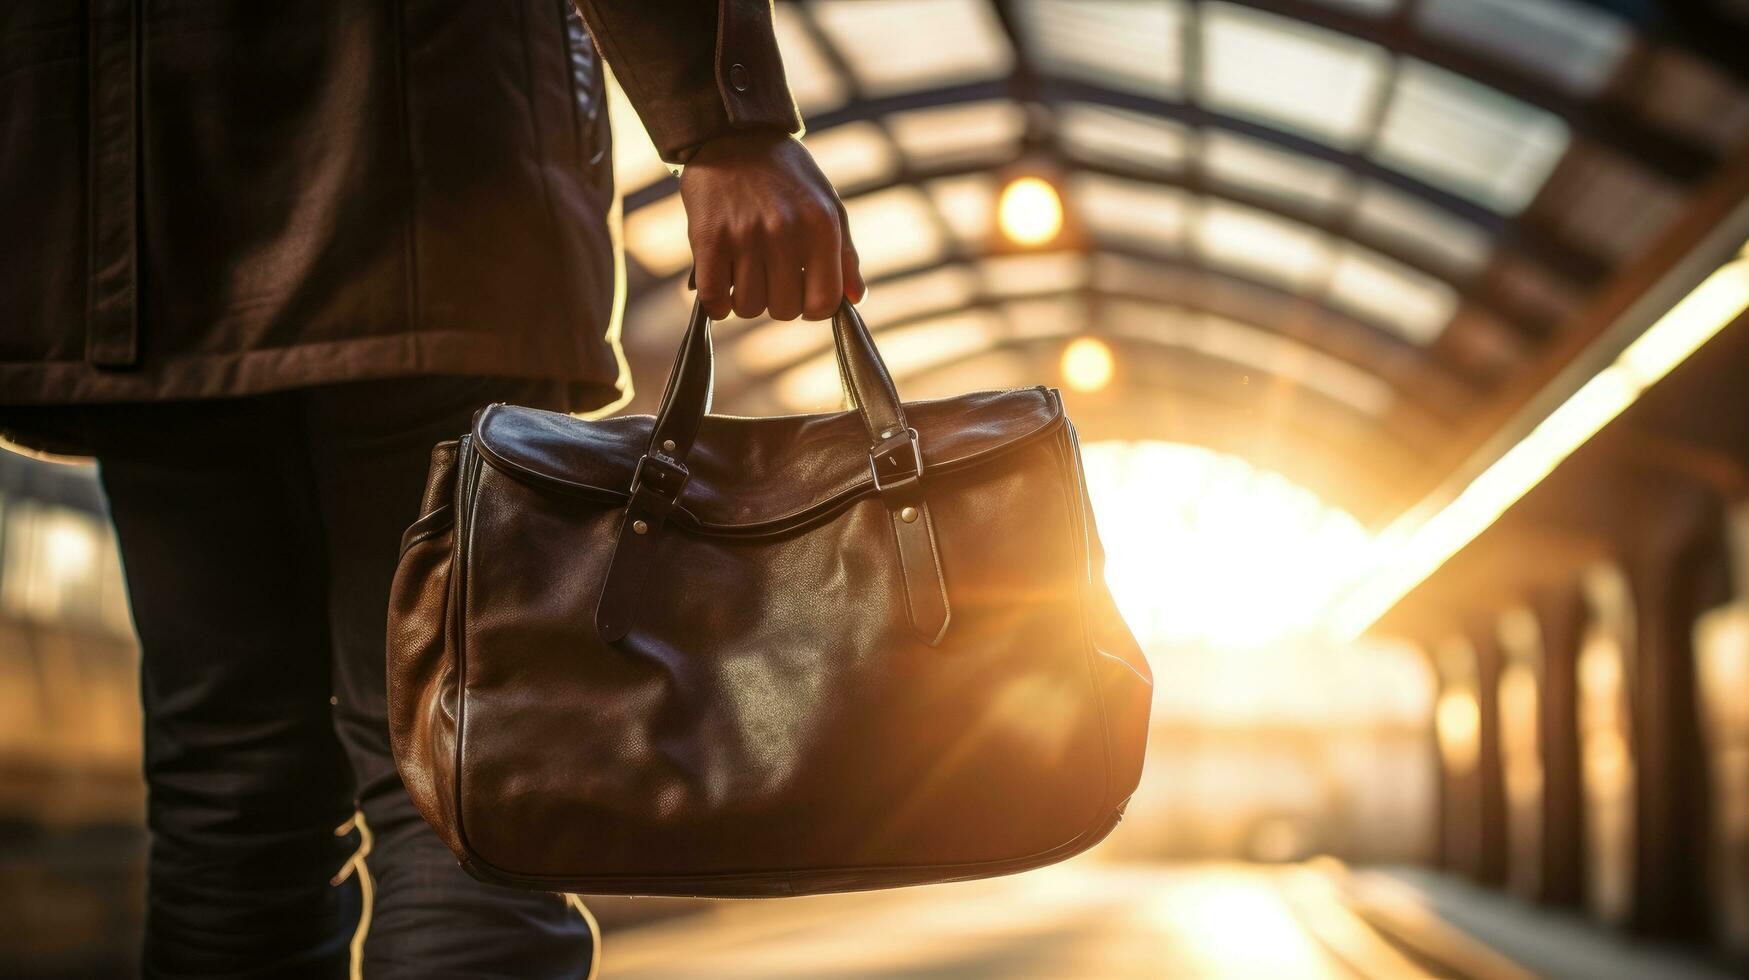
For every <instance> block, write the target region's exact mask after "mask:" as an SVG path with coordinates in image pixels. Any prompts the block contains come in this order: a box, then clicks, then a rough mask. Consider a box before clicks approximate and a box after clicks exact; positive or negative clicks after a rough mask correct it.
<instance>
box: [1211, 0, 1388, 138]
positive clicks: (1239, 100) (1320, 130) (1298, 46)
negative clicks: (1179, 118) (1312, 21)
mask: <svg viewBox="0 0 1749 980" xmlns="http://www.w3.org/2000/svg"><path fill="white" fill-rule="evenodd" d="M1202 7H1203V13H1202V36H1203V78H1202V87H1201V90H1200V95H1201V98H1202V100H1203V101H1204V102H1206V103H1207V104H1208V105H1209V106H1210V107H1212V108H1215V109H1220V110H1222V111H1225V112H1230V113H1232V114H1233V115H1237V116H1245V117H1249V118H1253V119H1259V120H1262V121H1265V122H1269V123H1274V124H1278V125H1281V126H1283V127H1285V128H1288V129H1292V130H1296V131H1298V132H1301V133H1304V134H1306V135H1308V136H1311V137H1314V138H1316V139H1319V140H1323V141H1324V142H1327V143H1332V144H1335V145H1337V146H1341V147H1347V148H1351V147H1355V146H1358V145H1359V144H1360V143H1361V142H1362V141H1363V140H1364V139H1365V138H1366V137H1367V135H1368V129H1369V124H1370V121H1371V120H1372V118H1373V115H1374V111H1375V109H1376V107H1377V105H1378V100H1379V96H1380V88H1381V86H1382V84H1383V82H1384V78H1385V69H1386V66H1387V63H1388V56H1387V55H1386V53H1385V49H1383V48H1381V47H1379V46H1378V45H1376V44H1370V43H1367V42H1365V41H1360V40H1357V39H1355V38H1352V37H1349V36H1348V35H1346V34H1338V33H1336V32H1334V31H1327V30H1324V29H1322V28H1318V27H1313V26H1311V25H1309V24H1305V23H1301V22H1300V21H1297V20H1292V19H1289V18H1286V17H1278V16H1276V15H1274V14H1266V13H1263V12H1261V11H1257V10H1251V9H1249V8H1246V7H1240V6H1236V5H1234V4H1230V3H1208V4H1203V5H1202Z"/></svg>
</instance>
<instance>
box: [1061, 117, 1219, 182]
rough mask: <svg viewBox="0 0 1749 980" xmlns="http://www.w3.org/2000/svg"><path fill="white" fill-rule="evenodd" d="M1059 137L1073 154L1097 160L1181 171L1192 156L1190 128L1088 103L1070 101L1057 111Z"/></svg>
mask: <svg viewBox="0 0 1749 980" xmlns="http://www.w3.org/2000/svg"><path fill="white" fill-rule="evenodd" d="M1057 136H1058V138H1059V139H1060V140H1061V141H1062V144H1063V148H1064V149H1065V150H1066V151H1067V152H1068V154H1069V155H1070V156H1071V157H1074V158H1075V159H1078V160H1088V161H1092V162H1095V163H1117V164H1127V165H1129V166H1134V167H1153V168H1157V169H1161V170H1168V171H1178V170H1182V169H1183V168H1184V160H1185V158H1186V157H1187V156H1189V155H1190V143H1191V133H1190V129H1189V127H1187V126H1183V125H1181V124H1179V123H1176V122H1173V121H1171V120H1169V119H1159V118H1156V117H1154V116H1149V115H1145V114H1143V113H1140V112H1129V111H1127V110H1124V109H1108V108H1106V107H1104V106H1096V105H1091V104H1089V103H1085V102H1072V103H1069V104H1068V105H1065V106H1064V107H1063V108H1062V110H1061V111H1060V112H1059V113H1058V114H1057Z"/></svg>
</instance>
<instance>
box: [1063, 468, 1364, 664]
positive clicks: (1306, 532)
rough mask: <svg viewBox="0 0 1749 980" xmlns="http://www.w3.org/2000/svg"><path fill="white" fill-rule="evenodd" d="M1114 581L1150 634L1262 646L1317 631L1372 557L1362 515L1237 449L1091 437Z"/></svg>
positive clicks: (1136, 623) (1122, 602)
mask: <svg viewBox="0 0 1749 980" xmlns="http://www.w3.org/2000/svg"><path fill="white" fill-rule="evenodd" d="M1083 455H1084V457H1085V460H1086V466H1087V474H1088V483H1089V491H1090V493H1091V495H1092V498H1093V505H1094V510H1095V512H1096V514H1097V517H1098V520H1099V527H1100V535H1101V538H1102V539H1103V540H1104V542H1105V546H1106V550H1107V565H1106V580H1107V581H1108V582H1109V583H1110V585H1111V589H1112V594H1113V595H1114V596H1115V597H1116V599H1117V602H1118V605H1119V606H1120V607H1121V608H1122V610H1123V612H1124V616H1125V618H1126V619H1127V620H1128V621H1129V623H1130V625H1131V626H1132V627H1133V628H1134V629H1135V630H1136V631H1137V632H1138V633H1139V634H1144V636H1145V639H1144V642H1150V641H1151V642H1156V643H1189V642H1205V643H1209V644H1213V645H1217V646H1223V647H1232V646H1264V645H1268V644H1271V643H1275V642H1277V641H1280V640H1283V639H1286V638H1288V637H1290V636H1296V635H1297V636H1302V637H1303V636H1306V635H1308V634H1311V633H1315V632H1316V631H1317V630H1319V629H1320V628H1321V627H1322V626H1323V625H1324V621H1325V618H1326V616H1327V614H1328V612H1329V610H1330V606H1331V604H1332V602H1333V600H1334V599H1335V597H1336V596H1338V595H1340V594H1341V593H1342V592H1343V591H1344V590H1345V589H1346V588H1348V587H1349V586H1350V585H1352V584H1353V582H1354V581H1355V579H1356V578H1357V577H1358V575H1359V574H1360V573H1361V572H1362V571H1363V570H1364V569H1365V568H1366V567H1367V559H1368V558H1369V557H1370V550H1371V547H1372V539H1371V537H1370V536H1369V535H1368V533H1367V531H1366V529H1365V528H1363V527H1362V526H1361V524H1360V522H1359V521H1357V520H1355V519H1354V517H1353V516H1352V515H1350V514H1348V513H1347V512H1346V511H1343V510H1340V509H1338V508H1335V507H1332V506H1330V505H1329V504H1326V503H1325V502H1324V501H1323V500H1321V499H1320V498H1319V497H1318V496H1317V495H1315V494H1313V493H1312V492H1311V491H1309V490H1307V489H1305V488H1304V487H1301V486H1298V485H1296V484H1294V483H1292V482H1290V481H1288V480H1287V479H1285V478H1283V477H1281V476H1279V475H1277V474H1275V473H1271V472H1268V471H1265V470H1260V469H1257V468H1255V467H1253V466H1252V465H1250V464H1249V463H1247V462H1245V461H1244V460H1242V459H1239V458H1238V457H1235V456H1227V455H1223V454H1221V453H1216V452H1212V451H1210V450H1207V449H1202V448H1198V447H1195V446H1186V445H1177V444H1173V443H1162V442H1134V443H1128V442H1104V443H1093V444H1090V445H1088V446H1087V447H1085V449H1084V452H1083Z"/></svg>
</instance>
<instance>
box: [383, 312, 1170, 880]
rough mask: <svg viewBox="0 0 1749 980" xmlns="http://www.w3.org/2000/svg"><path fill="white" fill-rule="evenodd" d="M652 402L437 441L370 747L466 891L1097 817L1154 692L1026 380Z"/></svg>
mask: <svg viewBox="0 0 1749 980" xmlns="http://www.w3.org/2000/svg"><path fill="white" fill-rule="evenodd" d="M832 330H833V334H834V338H835V340H836V345H837V354H838V362H839V367H840V371H841V374H842V377H843V380H844V384H845V388H846V393H847V395H849V400H850V402H851V403H852V404H853V406H854V407H853V410H850V411H844V412H838V413H833V414H822V415H797V416H787V417H780V418H739V417H732V416H724V415H711V414H707V410H708V404H709V399H710V389H711V345H710V324H709V322H708V321H707V320H706V318H705V316H704V314H703V313H702V312H701V311H700V310H698V309H696V308H695V309H694V311H693V315H692V322H691V325H690V326H689V328H688V330H687V332H686V335H685V338H684V340H683V341H682V345H681V350H680V354H679V357H678V359H677V361H676V363H675V366H674V371H673V374H672V375H671V377H670V378H669V382H668V389H667V391H666V393H665V394H664V395H663V398H662V402H661V406H660V409H659V411H658V412H657V414H656V416H655V417H654V418H651V417H650V416H647V415H645V416H622V417H617V418H608V419H603V420H600V421H585V420H581V419H577V418H573V417H571V416H568V415H562V414H555V413H552V412H545V411H537V410H533V409H527V408H517V407H514V406H509V405H493V406H491V407H489V408H486V409H484V410H482V411H481V412H480V413H479V415H478V416H476V418H475V420H474V425H473V430H472V431H471V432H470V433H469V434H468V435H466V436H465V437H463V438H461V439H460V440H458V441H456V442H450V443H444V444H442V445H440V446H438V447H437V449H436V450H435V451H434V454H433V462H432V467H431V476H430V481H429V484H428V486H427V488H426V492H425V499H424V504H423V506H422V508H421V515H422V516H420V517H419V519H418V520H417V521H416V522H415V523H414V524H413V525H412V526H411V527H410V528H408V530H407V533H406V536H405V537H404V539H403V541H402V545H401V558H400V565H399V568H398V570H397V572H396V576H395V582H394V592H393V597H392V600H391V606H390V613H389V638H388V681H389V723H390V728H391V732H392V736H393V743H394V751H395V758H396V761H397V763H398V765H399V767H400V771H401V776H402V778H403V780H404V781H405V783H406V786H407V789H408V791H409V792H410V793H411V794H412V797H413V799H414V801H415V802H416V803H417V804H418V806H419V808H420V810H421V811H422V812H423V813H424V815H425V818H426V819H427V820H428V821H430V823H431V825H432V826H433V827H434V828H436V830H437V832H438V834H439V835H440V836H441V837H442V838H443V840H444V841H445V842H446V843H447V844H448V845H449V847H450V848H451V849H452V850H454V851H455V854H456V856H457V857H458V858H459V859H460V860H461V862H462V864H463V866H465V867H466V868H467V870H468V871H469V872H471V873H472V874H473V875H474V876H475V877H478V878H481V879H484V880H486V881H491V882H496V883H499V884H505V885H515V886H520V887H525V888H538V889H546V890H553V891H573V892H583V893H588V894H624V895H698V896H761V895H796V894H804V893H810V892H826V891H849V890H855V889H864V888H882V887H889V886H896V885H913V884H923V883H928V882H940V881H952V880H958V879H966V878H979V877H985V876H989V875H998V874H1005V873H1008V872H1012V871H1021V870H1024V869H1027V868H1034V867H1038V866H1040V865H1044V864H1048V863H1051V862H1053V861H1058V860H1061V859H1063V858H1066V857H1068V856H1070V855H1073V854H1076V853H1078V852H1080V851H1083V850H1085V849H1086V848H1088V847H1091V846H1092V845H1093V844H1095V843H1097V842H1099V841H1100V840H1101V839H1103V838H1104V837H1105V835H1106V834H1108V833H1109V832H1110V831H1111V829H1112V827H1113V826H1114V825H1115V824H1116V823H1117V821H1118V819H1119V818H1120V817H1121V815H1122V813H1123V809H1124V806H1125V804H1126V803H1127V802H1128V799H1129V797H1130V794H1131V793H1132V792H1134V790H1135V788H1136V785H1137V782H1138V780H1139V779H1140V775H1141V768H1142V754H1143V748H1144V745H1145V744H1146V740H1147V727H1148V712H1149V707H1150V701H1151V695H1152V680H1151V675H1150V672H1149V669H1148V665H1147V663H1146V661H1145V660H1144V659H1143V657H1142V653H1141V650H1140V649H1139V647H1138V646H1137V644H1136V641H1135V639H1134V638H1133V637H1132V636H1131V634H1130V632H1129V630H1128V629H1127V628H1126V627H1125V625H1124V623H1123V621H1122V619H1120V618H1119V616H1118V613H1117V610H1116V607H1115V606H1114V605H1113V603H1112V600H1111V596H1110V594H1109V593H1108V592H1107V590H1106V587H1105V582H1104V579H1103V560H1104V558H1103V553H1102V552H1101V550H1100V546H1099V540H1098V538H1097V536H1096V535H1095V532H1094V526H1093V515H1092V512H1091V510H1090V508H1089V505H1088V500H1087V488H1086V484H1085V481H1084V479H1083V476H1082V472H1081V460H1080V453H1079V450H1078V448H1077V444H1076V440H1075V430H1074V429H1073V428H1072V427H1071V426H1070V424H1069V421H1068V419H1067V418H1066V417H1065V416H1064V414H1063V406H1062V402H1061V400H1060V398H1059V396H1058V393H1057V392H1056V391H1054V390H1051V389H1047V388H1042V387H1038V388H1020V389H1015V390H1010V391H995V392H980V393H977V394H970V395H962V396H959V397H956V398H945V399H941V400H937V401H926V402H914V403H910V404H901V403H900V401H899V397H898V395H897V394H896V392H895V390H894V388H893V383H892V380H891V378H890V376H889V375H888V373H887V370H886V366H885V365H884V364H883V363H882V362H881V359H880V354H879V353H878V351H877V350H876V349H875V345H874V342H873V340H872V339H871V337H870V336H869V333H868V330H867V328H866V327H865V326H864V325H863V323H862V320H861V317H860V316H859V315H858V314H857V312H856V310H855V309H854V308H852V307H851V306H850V305H849V304H844V305H843V306H842V307H841V308H840V310H839V312H838V314H837V316H836V317H835V318H834V321H833V324H832Z"/></svg>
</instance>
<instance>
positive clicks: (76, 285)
mask: <svg viewBox="0 0 1749 980" xmlns="http://www.w3.org/2000/svg"><path fill="white" fill-rule="evenodd" d="M581 6H582V12H583V15H584V17H585V18H586V19H587V21H588V25H589V32H588V33H586V32H585V30H584V24H583V22H582V21H581V20H579V19H578V17H577V13H576V12H575V11H573V10H572V9H571V6H570V3H569V0H378V2H366V0H328V2H314V0H286V2H240V0H179V2H172V0H159V2H146V0H89V2H85V3H73V2H69V0H8V2H5V3H0V404H8V403H10V404H30V403H37V404H44V403H65V402H98V401H133V400H144V399H165V398H203V397H215V396H230V395H243V394H250V393H254V392H260V391H265V390H270V389H278V388H286V387H295V386H301V385H310V384H320V383H326V382H334V381H346V380H356V379H364V378H377V377H389V376H399V375H410V374H478V375H494V374H495V375H510V376H524V377H543V378H553V379H559V380H564V381H570V382H574V383H575V384H576V385H577V386H578V388H579V389H580V391H579V394H580V395H581V399H580V401H581V402H582V403H585V404H596V405H599V404H603V403H606V402H608V401H611V400H612V399H613V398H614V397H615V395H616V393H618V392H619V391H620V390H622V389H623V386H624V384H625V381H624V380H623V378H622V372H621V369H620V361H621V358H620V356H619V351H618V338H617V323H618V316H617V310H618V306H617V302H618V301H617V299H616V296H615V293H616V279H618V278H621V277H620V276H618V275H617V274H616V270H617V268H618V257H617V255H616V245H615V242H614V236H613V233H612V232H611V231H610V220H611V219H610V212H611V211H612V209H613V207H612V205H613V173H612V154H611V153H610V152H609V149H610V136H609V133H608V126H607V113H606V111H605V108H604V95H603V87H604V80H603V73H602V66H601V63H600V59H599V58H598V57H597V54H596V51H597V48H596V45H595V44H592V43H591V41H590V36H589V35H590V33H592V34H593V35H594V37H595V39H596V40H597V41H599V43H600V49H601V50H602V51H604V52H605V53H606V55H607V58H608V60H609V61H610V62H611V63H612V65H613V67H614V70H615V74H616V75H617V76H618V78H619V80H620V83H621V84H622V85H623V86H624V87H625V89H626V91H627V94H628V95H629V96H630V98H631V100H632V103H633V105H634V106H636V108H637V109H638V111H639V113H640V115H641V116H642V117H643V119H644V122H645V124H646V125H647V127H648V128H649V130H650V132H651V134H652V136H653V137H654V138H655V140H656V142H657V146H658V148H659V149H660V150H661V151H662V152H663V154H664V155H665V156H666V157H667V158H668V159H670V160H679V159H681V158H682V157H683V156H684V155H685V153H686V151H687V150H688V148H690V147H692V146H695V145H696V144H698V143H700V142H703V141H704V140H706V139H708V138H710V137H712V136H714V135H717V134H720V133H722V132H724V131H726V130H728V129H730V128H732V127H738V126H773V127H778V128H782V129H785V130H789V131H794V130H796V129H797V128H799V122H798V120H797V118H796V112H795V106H794V104H793V102H792V101H791V99H790V96H789V91H788V88H787V86H786V85H785V81H784V76H783V66H782V63H781V60H780V58H779V55H778V51H777V44H776V41H775V40H774V38H773V34H772V29H771V9H770V0H618V2H616V0H584V2H583V3H582V4H581ZM731 79H732V80H731Z"/></svg>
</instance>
